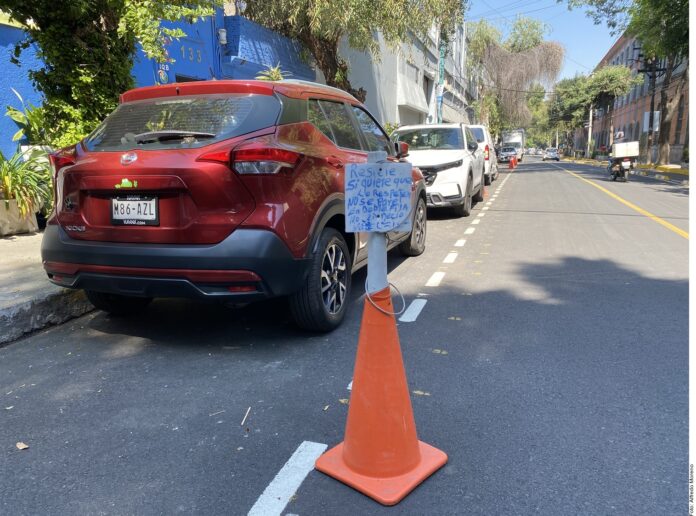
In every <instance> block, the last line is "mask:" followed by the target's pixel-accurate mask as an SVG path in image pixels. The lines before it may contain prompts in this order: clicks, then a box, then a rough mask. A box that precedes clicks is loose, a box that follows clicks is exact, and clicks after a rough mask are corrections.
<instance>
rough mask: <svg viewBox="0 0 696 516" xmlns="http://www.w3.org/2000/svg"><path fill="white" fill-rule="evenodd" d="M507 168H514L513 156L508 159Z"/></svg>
mask: <svg viewBox="0 0 696 516" xmlns="http://www.w3.org/2000/svg"><path fill="white" fill-rule="evenodd" d="M508 169H509V170H514V169H515V158H510V161H508Z"/></svg>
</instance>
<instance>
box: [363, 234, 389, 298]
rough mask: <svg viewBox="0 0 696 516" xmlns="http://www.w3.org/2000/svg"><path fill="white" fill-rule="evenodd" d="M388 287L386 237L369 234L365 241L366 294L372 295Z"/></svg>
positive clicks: (384, 235)
mask: <svg viewBox="0 0 696 516" xmlns="http://www.w3.org/2000/svg"><path fill="white" fill-rule="evenodd" d="M388 286H389V280H388V279H387V235H386V234H385V233H370V235H369V237H368V239H367V292H368V293H369V294H374V293H375V292H379V291H380V290H384V289H385V288H387V287H388Z"/></svg>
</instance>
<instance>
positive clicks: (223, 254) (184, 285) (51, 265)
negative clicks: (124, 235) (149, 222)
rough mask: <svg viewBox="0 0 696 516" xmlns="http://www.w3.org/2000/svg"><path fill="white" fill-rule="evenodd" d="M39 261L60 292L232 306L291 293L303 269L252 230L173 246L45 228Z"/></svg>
mask: <svg viewBox="0 0 696 516" xmlns="http://www.w3.org/2000/svg"><path fill="white" fill-rule="evenodd" d="M41 258H42V260H43V264H44V269H45V270H46V273H47V274H48V277H49V280H50V281H51V282H53V283H55V284H56V285H60V286H63V287H68V288H80V289H86V290H95V291H98V292H108V293H112V294H121V295H128V296H143V297H186V298H199V299H225V300H231V299H234V300H238V301H239V302H246V301H253V300H256V299H263V298H268V297H275V296H281V295H286V294H290V293H292V292H295V291H297V290H299V289H300V288H301V287H302V285H303V283H304V281H305V279H306V276H307V271H308V268H309V260H308V259H297V258H295V257H293V256H292V254H291V253H290V250H289V249H288V248H287V247H286V246H285V244H284V243H283V242H282V240H281V239H280V238H279V237H278V236H277V235H275V234H274V233H272V232H270V231H264V230H257V229H238V230H236V231H235V232H234V233H232V234H231V235H230V236H228V237H227V238H226V239H225V240H223V241H222V242H220V243H218V244H213V245H174V244H135V243H133V244H124V243H111V242H93V241H84V240H76V239H72V238H70V236H69V235H68V234H67V233H66V232H65V231H64V230H63V229H62V228H61V227H60V226H56V225H49V226H47V227H46V230H45V232H44V237H43V241H42V244H41Z"/></svg>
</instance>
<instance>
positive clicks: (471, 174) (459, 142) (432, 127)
mask: <svg viewBox="0 0 696 516" xmlns="http://www.w3.org/2000/svg"><path fill="white" fill-rule="evenodd" d="M391 137H392V140H395V139H396V140H399V141H403V142H405V143H407V144H408V146H409V155H408V158H407V159H408V160H409V161H410V162H411V163H413V164H414V165H415V166H417V167H418V168H419V169H420V171H421V172H422V173H423V176H424V177H425V184H426V191H427V200H428V206H429V207H432V208H454V211H455V214H456V215H457V216H459V217H468V216H469V214H470V213H471V207H472V204H473V202H480V201H482V200H483V185H484V178H483V173H484V165H483V163H484V156H483V152H482V151H481V150H480V149H479V144H478V142H477V141H476V138H475V137H474V135H473V133H472V132H471V130H470V129H469V128H468V127H466V126H465V125H463V124H429V125H408V126H404V127H399V129H397V130H396V131H394V132H393V133H392V136H391Z"/></svg>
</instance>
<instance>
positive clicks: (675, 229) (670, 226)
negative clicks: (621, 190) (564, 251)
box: [558, 167, 689, 240]
mask: <svg viewBox="0 0 696 516" xmlns="http://www.w3.org/2000/svg"><path fill="white" fill-rule="evenodd" d="M558 168H560V169H561V170H563V171H564V172H568V173H569V174H570V175H571V176H575V177H577V178H578V179H579V180H580V181H585V182H586V183H587V184H590V185H592V186H594V187H595V188H597V189H598V190H601V191H602V192H604V193H605V194H607V195H608V196H609V197H612V198H613V199H616V200H617V201H619V202H620V203H621V204H624V205H626V206H628V207H629V208H631V209H632V210H635V211H637V212H638V213H640V214H641V215H644V216H645V217H648V218H649V219H651V220H654V221H655V222H657V223H658V224H660V225H662V226H664V227H666V228H667V229H669V230H670V231H673V232H675V233H676V234H677V235H679V236H681V237H684V238H686V239H687V240H688V239H689V233H687V232H686V231H684V230H683V229H679V228H678V227H677V226H675V225H674V224H670V223H669V222H667V221H666V220H664V219H661V218H660V217H658V216H657V215H653V214H652V213H650V212H649V211H646V210H644V209H643V208H641V207H640V206H636V205H635V204H633V203H632V202H630V201H627V200H626V199H624V198H623V197H619V196H618V195H616V194H615V193H614V192H610V191H609V190H607V189H606V188H604V187H603V186H600V185H598V184H597V183H595V182H594V181H590V180H589V179H585V178H584V177H582V176H581V175H580V174H576V173H575V172H571V171H570V170H566V169H565V168H562V167H558Z"/></svg>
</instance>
